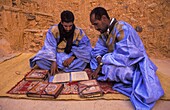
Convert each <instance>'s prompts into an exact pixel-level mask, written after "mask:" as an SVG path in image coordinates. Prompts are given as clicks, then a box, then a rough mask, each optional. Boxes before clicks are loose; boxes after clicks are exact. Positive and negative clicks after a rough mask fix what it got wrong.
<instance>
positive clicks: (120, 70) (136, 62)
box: [90, 21, 164, 110]
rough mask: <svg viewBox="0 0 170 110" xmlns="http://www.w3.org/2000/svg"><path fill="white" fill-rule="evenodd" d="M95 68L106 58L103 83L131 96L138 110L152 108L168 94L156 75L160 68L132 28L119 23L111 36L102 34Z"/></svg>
mask: <svg viewBox="0 0 170 110" xmlns="http://www.w3.org/2000/svg"><path fill="white" fill-rule="evenodd" d="M91 56H92V60H91V62H90V65H91V68H92V69H93V70H95V69H96V68H97V65H98V64H97V60H96V57H97V56H102V63H103V66H102V70H101V73H102V74H103V76H100V77H98V80H100V81H106V80H109V81H114V82H116V83H115V84H114V86H113V89H114V90H117V91H119V92H121V93H122V94H124V95H126V96H128V97H129V98H130V100H131V102H132V104H133V105H134V107H135V109H136V110H149V109H152V108H153V106H154V104H155V102H156V101H157V100H158V99H159V98H160V97H161V96H163V95H164V91H163V89H162V87H161V84H160V81H159V79H158V77H157V75H156V73H155V72H156V70H157V67H156V66H155V65H154V64H153V62H152V61H151V60H150V59H149V58H148V56H147V54H146V51H145V48H144V46H143V43H142V41H141V40H140V38H139V36H138V34H137V32H136V31H135V30H134V28H133V27H132V26H130V25H129V24H128V23H126V22H123V21H118V22H117V23H116V24H115V25H114V27H113V29H112V30H111V33H110V34H109V36H106V35H105V34H102V35H101V36H100V37H99V39H98V41H97V43H96V46H95V47H94V49H93V50H92V52H91Z"/></svg>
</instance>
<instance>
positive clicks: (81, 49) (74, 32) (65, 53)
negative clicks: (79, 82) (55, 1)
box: [30, 11, 92, 75]
mask: <svg viewBox="0 0 170 110" xmlns="http://www.w3.org/2000/svg"><path fill="white" fill-rule="evenodd" d="M91 50H92V47H91V44H90V40H89V38H88V37H87V36H86V35H85V33H84V31H83V30H82V29H80V28H78V27H76V26H75V25H74V15H73V13H72V12H71V11H63V12H62V13H61V22H60V23H59V24H56V25H54V26H52V27H51V28H50V29H49V30H48V32H47V34H46V39H45V42H44V46H43V47H42V49H41V50H40V51H39V52H38V53H37V54H36V55H35V56H34V57H33V58H31V59H30V66H31V68H33V67H35V65H37V66H38V67H39V68H41V69H46V70H50V74H51V75H54V74H55V73H57V72H59V69H60V70H62V71H64V72H72V71H82V70H84V69H85V67H86V66H87V64H88V63H89V62H90V59H91V57H90V52H91Z"/></svg>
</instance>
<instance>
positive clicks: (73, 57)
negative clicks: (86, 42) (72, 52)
mask: <svg viewBox="0 0 170 110" xmlns="http://www.w3.org/2000/svg"><path fill="white" fill-rule="evenodd" d="M74 59H75V56H71V57H70V58H68V59H66V60H65V61H64V62H63V65H64V66H65V67H68V66H69V65H70V64H71V63H72V62H73V60H74Z"/></svg>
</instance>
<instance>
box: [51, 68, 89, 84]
mask: <svg viewBox="0 0 170 110" xmlns="http://www.w3.org/2000/svg"><path fill="white" fill-rule="evenodd" d="M82 80H89V77H88V75H87V73H86V72H85V71H78V72H70V73H58V74H55V75H54V76H51V77H50V78H49V82H53V83H64V82H74V81H82Z"/></svg>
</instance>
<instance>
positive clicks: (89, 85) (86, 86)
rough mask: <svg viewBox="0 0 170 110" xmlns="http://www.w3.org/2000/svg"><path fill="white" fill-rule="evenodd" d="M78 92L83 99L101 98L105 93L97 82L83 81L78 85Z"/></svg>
mask: <svg viewBox="0 0 170 110" xmlns="http://www.w3.org/2000/svg"><path fill="white" fill-rule="evenodd" d="M78 92H79V95H80V97H82V98H92V97H99V96H102V95H103V91H102V90H101V88H100V85H99V84H98V82H97V81H96V80H87V81H81V82H79V83H78Z"/></svg>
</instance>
